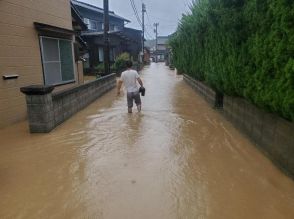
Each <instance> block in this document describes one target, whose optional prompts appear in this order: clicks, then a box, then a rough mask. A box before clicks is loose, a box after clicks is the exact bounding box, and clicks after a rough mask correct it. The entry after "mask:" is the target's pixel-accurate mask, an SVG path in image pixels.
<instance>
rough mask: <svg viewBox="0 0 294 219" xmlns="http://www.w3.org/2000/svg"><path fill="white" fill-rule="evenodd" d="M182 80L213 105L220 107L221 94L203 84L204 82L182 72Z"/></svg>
mask: <svg viewBox="0 0 294 219" xmlns="http://www.w3.org/2000/svg"><path fill="white" fill-rule="evenodd" d="M184 80H185V81H186V82H187V83H188V84H189V85H190V86H191V87H192V88H193V89H194V90H195V91H196V92H197V93H199V94H200V95H202V96H203V97H204V98H205V100H206V101H207V102H208V103H209V104H210V105H211V106H213V107H216V108H220V107H222V102H223V95H222V94H221V93H218V92H216V91H214V90H213V89H211V88H210V87H208V86H207V85H205V84H204V83H202V82H200V81H197V80H195V79H193V78H191V77H190V76H188V75H185V74H184Z"/></svg>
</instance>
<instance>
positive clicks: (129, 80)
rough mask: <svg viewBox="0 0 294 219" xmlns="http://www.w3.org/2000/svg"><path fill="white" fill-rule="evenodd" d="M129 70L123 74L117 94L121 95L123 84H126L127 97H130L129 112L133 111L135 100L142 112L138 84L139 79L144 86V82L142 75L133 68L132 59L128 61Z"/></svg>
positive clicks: (139, 110)
mask: <svg viewBox="0 0 294 219" xmlns="http://www.w3.org/2000/svg"><path fill="white" fill-rule="evenodd" d="M126 65H127V68H128V69H127V70H126V71H124V72H123V73H122V74H121V78H120V80H119V82H118V87H117V95H118V96H119V95H120V89H121V86H122V84H124V86H125V88H126V90H127V99H128V112H129V113H132V111H133V105H134V101H135V103H136V105H137V109H138V112H141V108H142V103H141V97H140V92H139V88H138V86H137V81H138V83H139V84H140V85H141V87H143V82H142V80H141V79H140V76H139V74H138V72H137V71H135V70H132V66H133V63H132V61H127V63H126Z"/></svg>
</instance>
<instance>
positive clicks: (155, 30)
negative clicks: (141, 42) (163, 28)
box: [154, 23, 159, 63]
mask: <svg viewBox="0 0 294 219" xmlns="http://www.w3.org/2000/svg"><path fill="white" fill-rule="evenodd" d="M158 26H159V23H155V24H154V27H155V29H154V33H155V37H156V38H155V62H156V63H157V44H158Z"/></svg>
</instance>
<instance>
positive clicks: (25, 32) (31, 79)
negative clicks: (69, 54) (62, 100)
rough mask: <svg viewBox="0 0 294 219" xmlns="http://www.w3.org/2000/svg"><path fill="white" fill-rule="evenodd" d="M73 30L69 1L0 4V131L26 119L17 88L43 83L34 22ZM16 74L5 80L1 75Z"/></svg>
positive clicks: (25, 0)
mask: <svg viewBox="0 0 294 219" xmlns="http://www.w3.org/2000/svg"><path fill="white" fill-rule="evenodd" d="M34 22H40V23H45V24H49V25H52V26H57V27H62V28H66V29H72V22H71V11H70V0H50V1H48V0H33V1H32V0H1V1H0V77H1V78H0V128H3V127H5V126H8V125H10V124H13V123H15V122H18V121H21V120H24V119H25V118H26V114H27V112H26V104H25V97H24V95H23V94H22V93H21V92H20V90H19V89H20V87H24V86H28V85H31V84H43V71H42V62H41V55H40V46H39V38H38V33H37V32H36V30H35V28H34V25H33V23H34ZM11 74H17V75H19V78H18V79H15V80H7V81H4V80H3V79H2V76H3V75H11Z"/></svg>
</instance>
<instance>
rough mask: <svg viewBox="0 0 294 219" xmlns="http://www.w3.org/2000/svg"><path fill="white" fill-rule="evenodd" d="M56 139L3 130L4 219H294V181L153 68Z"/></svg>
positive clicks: (21, 129) (0, 187) (170, 75)
mask: <svg viewBox="0 0 294 219" xmlns="http://www.w3.org/2000/svg"><path fill="white" fill-rule="evenodd" d="M142 77H143V79H144V82H145V86H146V88H147V93H146V97H144V98H143V112H142V113H140V114H139V113H134V114H133V115H129V114H127V108H126V100H125V97H116V96H115V90H114V91H112V92H110V93H109V94H107V95H105V96H104V97H102V98H101V99H100V100H98V101H96V102H95V103H93V104H92V105H90V106H89V107H88V108H86V109H85V110H83V111H82V112H80V113H78V114H77V115H76V116H74V117H73V118H71V119H70V120H69V121H67V122H66V123H64V124H63V125H61V126H60V127H58V128H57V129H56V130H54V131H53V132H52V133H50V134H45V135H43V134H39V135H36V134H35V135H30V134H29V133H28V129H27V124H26V123H23V124H18V125H16V126H13V127H10V128H8V129H4V130H0V139H1V140H0V142H1V147H0V194H1V199H0V218H148V219H149V218H160V219H161V218H168V219H170V218H171V219H172V218H212V219H215V218H226V219H227V218H266V219H268V218H274V219H276V218H293V216H294V183H293V181H291V180H290V179H289V178H288V177H286V176H285V175H283V173H281V172H280V171H279V170H278V169H277V168H276V167H275V166H274V165H273V164H272V163H271V162H270V161H269V160H268V159H267V158H265V157H264V156H263V155H262V154H261V153H260V152H259V151H258V150H257V149H256V148H255V147H254V146H253V145H252V144H251V143H250V141H248V140H247V139H246V138H245V137H244V136H242V135H241V134H240V133H238V132H237V131H236V130H235V129H234V128H233V127H232V126H231V125H230V124H229V123H228V122H226V121H225V120H224V119H223V118H222V117H221V116H220V115H219V114H218V113H217V112H215V111H214V110H213V109H211V108H210V107H209V106H208V105H207V104H206V103H205V102H204V100H203V99H202V98H201V97H199V96H197V95H196V94H195V93H194V92H193V91H192V89H190V88H189V87H188V86H187V85H186V84H185V83H184V82H183V81H182V78H181V77H180V76H176V75H175V74H174V72H172V71H170V70H168V69H167V68H166V67H165V66H163V65H161V64H153V65H151V66H150V67H148V68H146V69H145V70H144V71H143V73H142Z"/></svg>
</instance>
